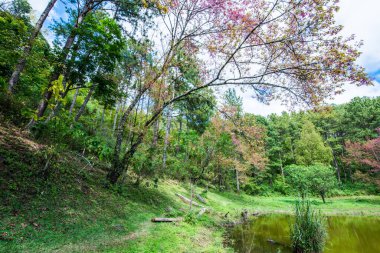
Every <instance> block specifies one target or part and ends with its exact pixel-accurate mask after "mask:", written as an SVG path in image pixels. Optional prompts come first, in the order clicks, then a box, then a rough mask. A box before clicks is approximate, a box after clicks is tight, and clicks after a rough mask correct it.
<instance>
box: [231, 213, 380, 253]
mask: <svg viewBox="0 0 380 253" xmlns="http://www.w3.org/2000/svg"><path fill="white" fill-rule="evenodd" d="M292 222H293V217H291V216H286V215H266V216H260V217H257V218H255V219H254V220H253V221H252V222H251V223H249V224H244V225H240V226H237V227H235V228H233V229H231V231H230V237H231V238H230V239H231V241H232V246H233V247H234V248H235V250H236V252H240V253H279V252H281V253H291V252H292V250H291V248H290V236H289V235H290V224H292ZM327 226H328V233H329V238H328V241H327V244H326V247H325V250H324V253H342V252H344V253H379V252H380V218H379V217H351V216H334V217H328V218H327Z"/></svg>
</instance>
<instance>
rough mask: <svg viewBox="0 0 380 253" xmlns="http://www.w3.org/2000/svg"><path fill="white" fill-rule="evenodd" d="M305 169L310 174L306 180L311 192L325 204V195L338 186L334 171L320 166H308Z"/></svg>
mask: <svg viewBox="0 0 380 253" xmlns="http://www.w3.org/2000/svg"><path fill="white" fill-rule="evenodd" d="M307 169H308V173H310V174H309V176H308V180H309V183H310V189H311V191H312V192H314V193H316V194H319V195H320V196H321V198H322V200H323V202H325V196H326V194H327V193H328V192H330V191H331V190H332V189H334V188H335V187H336V186H337V184H338V182H337V180H336V177H335V172H334V170H333V169H332V168H331V167H328V166H324V165H321V164H316V165H313V166H309V167H308V168H307Z"/></svg>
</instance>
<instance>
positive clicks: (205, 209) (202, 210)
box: [198, 207, 208, 216]
mask: <svg viewBox="0 0 380 253" xmlns="http://www.w3.org/2000/svg"><path fill="white" fill-rule="evenodd" d="M207 211H208V209H207V208H206V207H203V208H202V209H201V210H200V211H199V213H198V216H202V215H203V214H204V213H206V212H207Z"/></svg>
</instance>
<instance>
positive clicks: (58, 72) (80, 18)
mask: <svg viewBox="0 0 380 253" xmlns="http://www.w3.org/2000/svg"><path fill="white" fill-rule="evenodd" d="M93 4H94V3H93V2H92V1H91V2H89V3H87V4H86V6H85V7H84V8H83V10H82V11H81V12H80V13H79V16H78V18H77V20H76V22H75V25H74V27H73V29H72V30H71V33H70V35H69V37H68V38H67V39H66V43H65V46H64V47H63V49H62V53H61V55H60V60H59V63H61V64H59V65H58V66H57V67H56V69H55V70H54V72H53V74H52V75H51V77H50V82H49V84H48V87H47V89H46V91H45V93H44V96H43V99H42V100H41V102H40V104H39V106H38V109H37V119H39V118H41V117H42V116H43V115H44V114H45V111H46V109H47V107H48V104H49V100H50V99H51V97H52V95H53V92H52V91H51V90H50V87H51V83H52V82H53V81H55V80H57V79H58V78H59V76H60V75H61V74H62V72H64V69H65V67H66V64H65V61H66V59H67V57H68V55H69V52H70V48H71V47H72V45H73V43H74V40H75V38H76V36H77V32H76V30H77V29H78V27H79V26H80V24H81V23H82V22H83V19H84V18H85V17H86V15H87V14H88V13H89V12H90V11H91V10H92V6H93ZM34 124H35V120H34V118H33V119H32V120H31V121H30V122H29V124H28V127H29V128H30V127H32V126H33V125H34Z"/></svg>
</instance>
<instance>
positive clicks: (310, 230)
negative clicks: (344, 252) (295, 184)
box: [291, 201, 327, 253]
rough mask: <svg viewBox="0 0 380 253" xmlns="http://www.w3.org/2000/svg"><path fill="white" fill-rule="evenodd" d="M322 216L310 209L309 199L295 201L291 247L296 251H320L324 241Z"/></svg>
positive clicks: (315, 252)
mask: <svg viewBox="0 0 380 253" xmlns="http://www.w3.org/2000/svg"><path fill="white" fill-rule="evenodd" d="M326 237H327V231H326V227H325V221H324V218H323V217H322V215H321V214H320V213H317V212H316V211H314V210H312V208H311V206H310V202H309V201H302V202H301V201H300V202H297V203H296V210H295V223H294V225H293V227H292V229H291V240H292V248H293V251H294V252H296V253H320V252H322V250H323V247H324V245H325V242H326Z"/></svg>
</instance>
